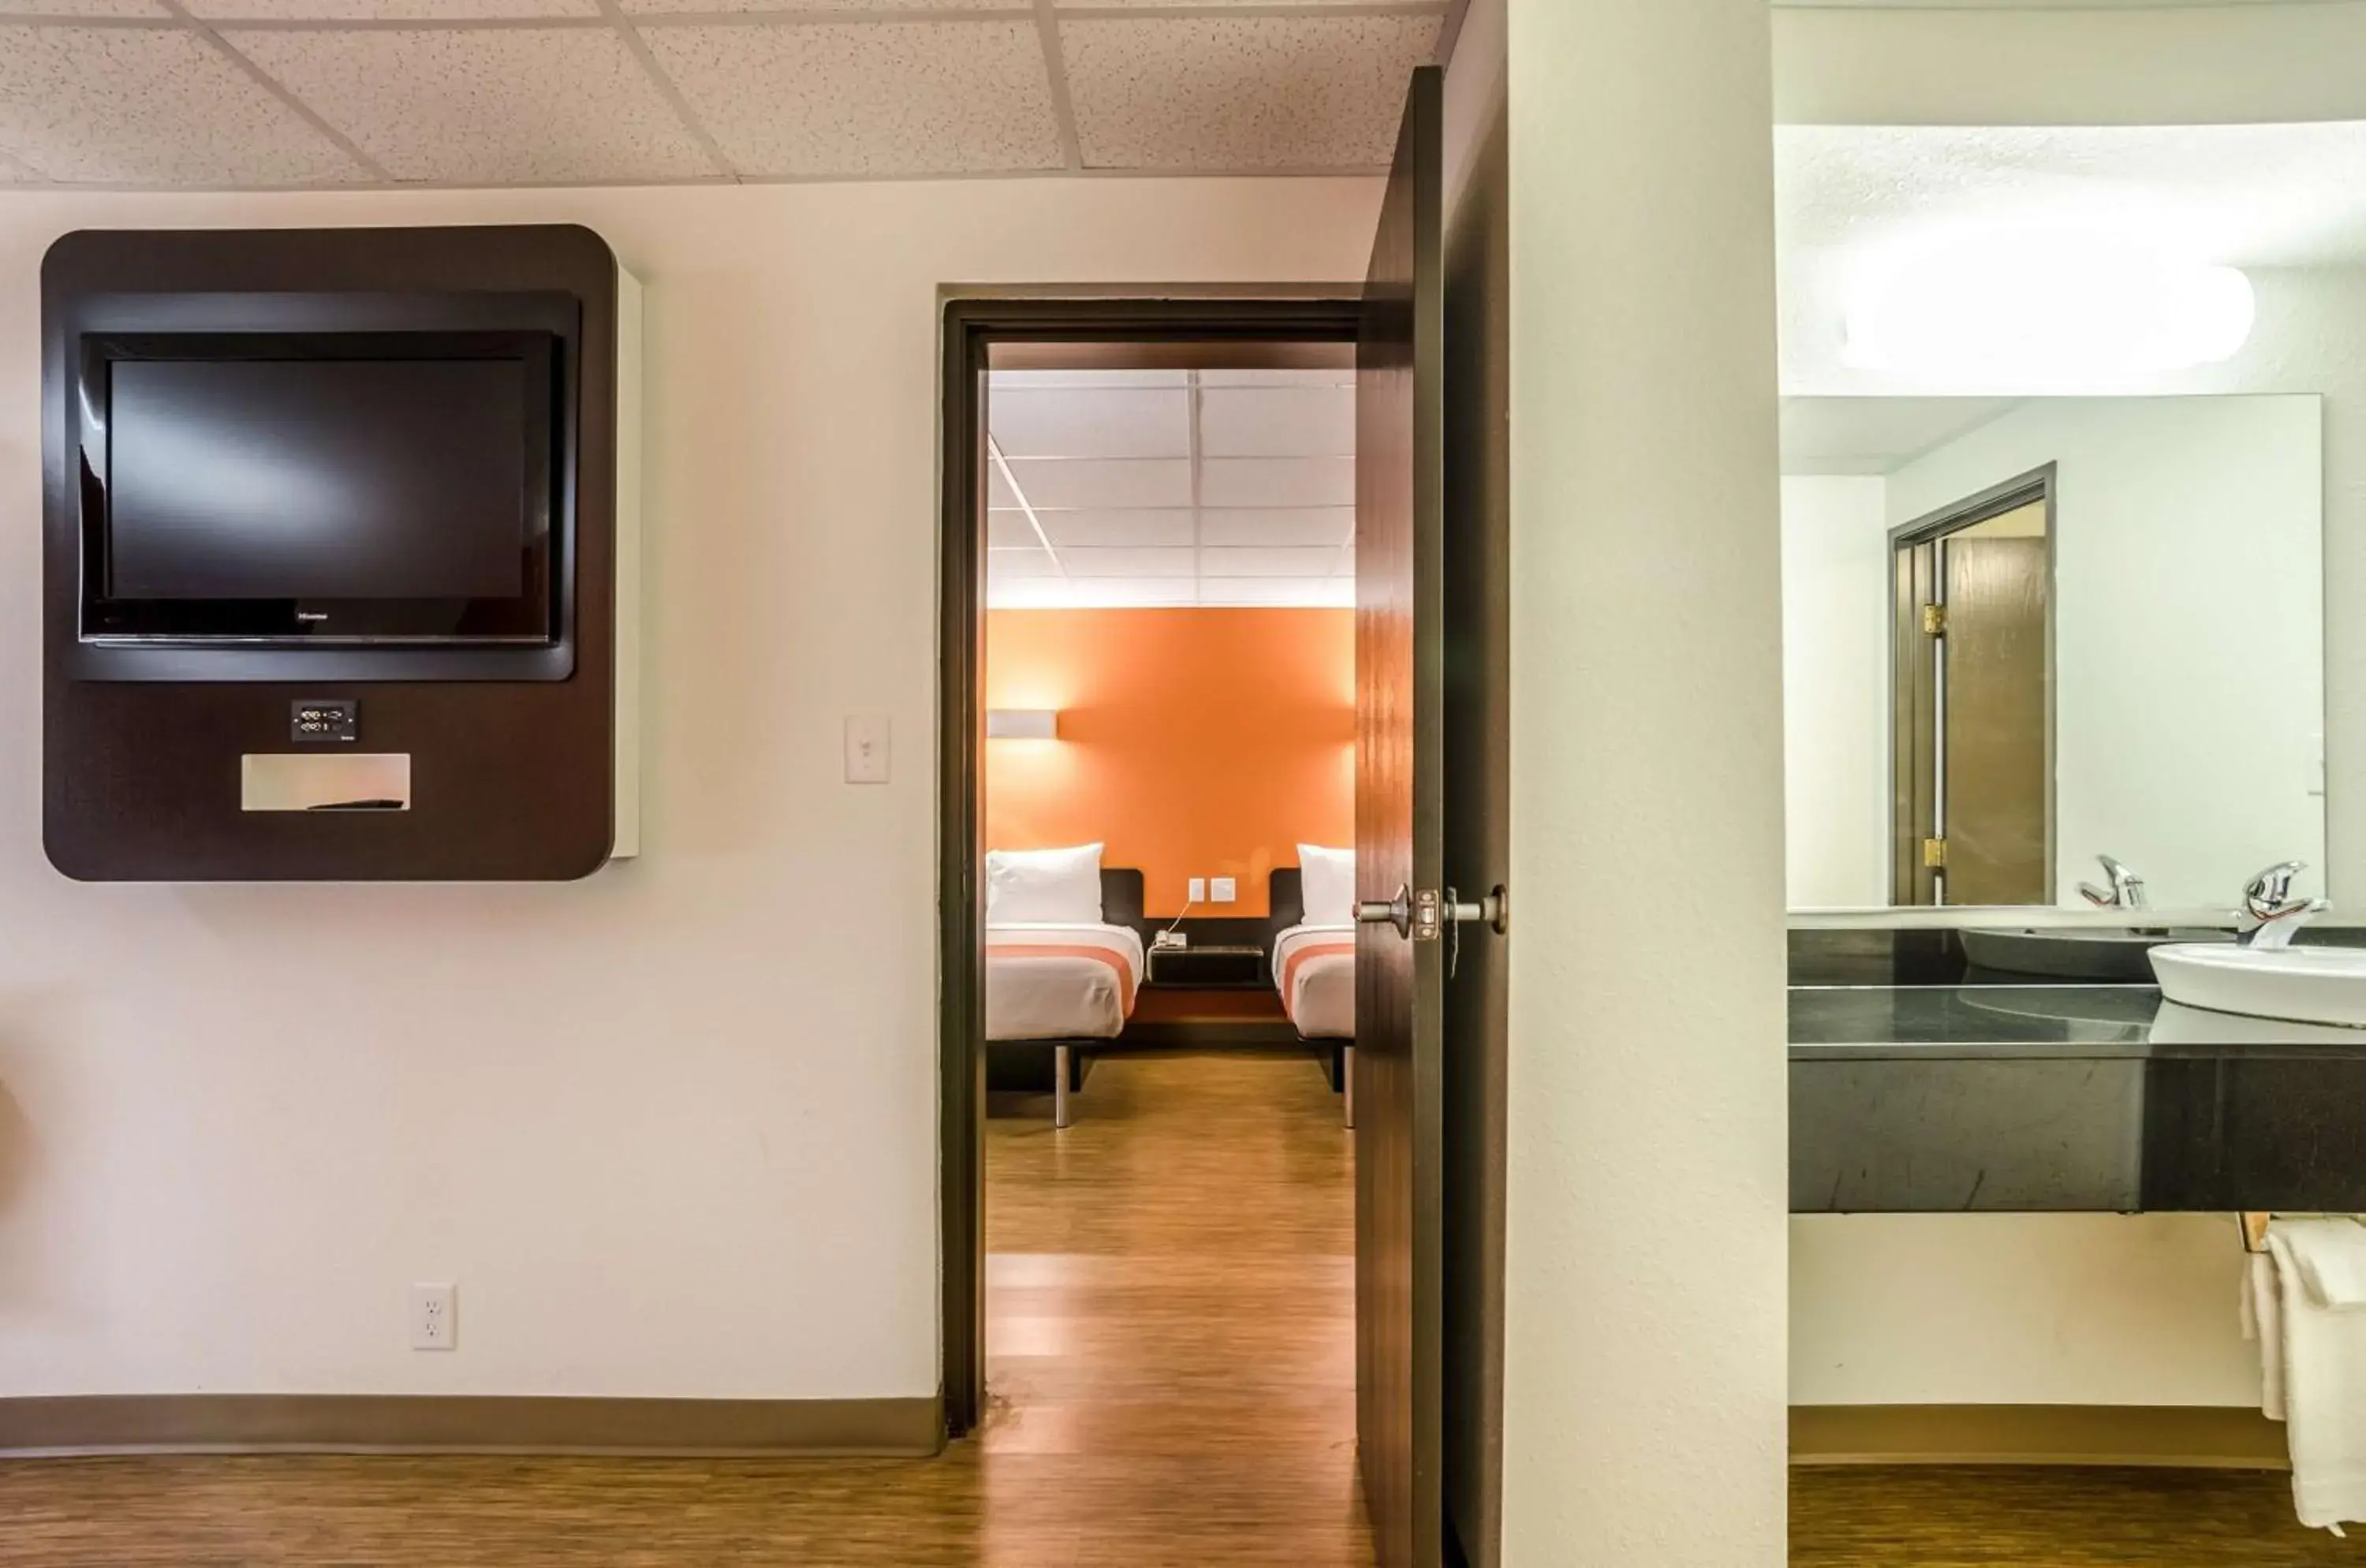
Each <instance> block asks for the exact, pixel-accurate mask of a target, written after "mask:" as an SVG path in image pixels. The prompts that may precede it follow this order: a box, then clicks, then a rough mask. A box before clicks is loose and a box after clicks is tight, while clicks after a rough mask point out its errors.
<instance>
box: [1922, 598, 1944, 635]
mask: <svg viewBox="0 0 2366 1568" xmlns="http://www.w3.org/2000/svg"><path fill="white" fill-rule="evenodd" d="M1922 635H1923V636H1924V637H1945V636H1946V635H1947V606H1945V605H1944V604H1925V605H1923V606H1922Z"/></svg>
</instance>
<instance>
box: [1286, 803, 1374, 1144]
mask: <svg viewBox="0 0 2366 1568" xmlns="http://www.w3.org/2000/svg"><path fill="white" fill-rule="evenodd" d="M1271 888H1272V908H1273V911H1274V918H1275V920H1276V921H1277V923H1278V925H1279V929H1278V930H1277V931H1275V932H1274V933H1273V984H1274V988H1275V989H1276V990H1277V991H1279V992H1280V993H1281V1010H1282V1012H1283V1014H1284V1015H1285V1016H1287V1017H1288V1018H1289V1020H1290V1023H1291V1025H1292V1026H1293V1027H1295V1028H1296V1029H1297V1031H1298V1037H1299V1038H1300V1039H1301V1040H1305V1041H1308V1042H1310V1043H1315V1044H1321V1045H1328V1046H1331V1047H1333V1048H1334V1051H1333V1061H1332V1073H1333V1076H1332V1086H1333V1087H1334V1088H1335V1089H1338V1090H1339V1091H1340V1093H1341V1095H1342V1096H1343V1097H1344V1099H1345V1101H1346V1104H1345V1107H1344V1109H1345V1111H1346V1122H1347V1125H1349V1126H1350V1127H1352V1126H1354V1125H1355V1124H1356V1089H1355V1079H1356V904H1355V899H1356V852H1355V851H1353V850H1332V849H1324V847H1322V846H1321V845H1319V844H1301V845H1299V846H1298V867H1297V869H1296V870H1277V871H1275V872H1274V874H1273V877H1272V883H1271Z"/></svg>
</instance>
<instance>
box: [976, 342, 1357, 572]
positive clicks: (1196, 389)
mask: <svg viewBox="0 0 2366 1568" xmlns="http://www.w3.org/2000/svg"><path fill="white" fill-rule="evenodd" d="M988 418H989V421H990V422H991V429H992V435H993V440H994V449H995V450H996V451H997V453H999V454H1000V455H1001V459H1002V467H999V468H996V469H995V470H994V471H993V472H992V473H991V474H990V475H989V494H988V512H987V519H986V530H987V534H986V537H987V547H988V555H987V602H988V603H989V604H993V605H996V606H997V607H1015V606H1041V607H1085V606H1093V607H1098V606H1105V605H1115V604H1125V605H1144V604H1156V605H1164V604H1177V605H1189V604H1202V605H1206V604H1276V605H1283V604H1288V605H1303V604H1351V603H1352V602H1353V599H1354V576H1355V551H1354V538H1355V507H1354V500H1355V495H1354V465H1355V459H1354V457H1353V450H1354V444H1355V385H1354V381H1353V379H1352V378H1350V377H1344V376H1342V375H1341V374H1340V373H1338V372H1336V371H1297V372H1274V371H1260V372H1256V373H1241V374H1234V373H1229V372H1223V371H1172V372H1017V373H1013V372H997V374H996V376H995V378H994V382H993V395H992V397H991V398H990V400H989V401H988ZM1006 469H1007V475H1008V477H1007V478H1006ZM1014 486H1015V487H1016V488H1015V489H1014V488H1013V487H1014ZM1022 500H1023V502H1024V507H1025V509H1026V510H1022V509H1021V508H1022ZM1290 502H1313V503H1314V504H1304V505H1291V504H1289V503H1290ZM1030 512H1031V513H1032V516H1031V517H1030V515H1029V513H1030ZM1038 525H1040V526H1041V527H1042V539H1041V540H1040V541H1039V539H1038V538H1037V536H1036V528H1037V526H1038ZM1047 547H1048V548H1047Z"/></svg>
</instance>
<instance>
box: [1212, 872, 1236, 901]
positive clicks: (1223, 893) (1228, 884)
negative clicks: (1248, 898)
mask: <svg viewBox="0 0 2366 1568" xmlns="http://www.w3.org/2000/svg"><path fill="white" fill-rule="evenodd" d="M1235 896H1236V895H1235V889H1234V882H1233V879H1232V878H1231V877H1229V876H1218V877H1211V878H1210V879H1209V882H1208V902H1210V903H1211V904H1229V903H1231V902H1232V901H1233V899H1234V897H1235Z"/></svg>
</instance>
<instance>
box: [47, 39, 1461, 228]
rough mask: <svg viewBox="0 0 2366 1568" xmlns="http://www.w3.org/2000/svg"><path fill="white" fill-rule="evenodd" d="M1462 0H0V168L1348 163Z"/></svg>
mask: <svg viewBox="0 0 2366 1568" xmlns="http://www.w3.org/2000/svg"><path fill="white" fill-rule="evenodd" d="M1460 4H1462V0H1283V3H1279V4H1276V3H1267V0H1206V3H1195V4H1174V3H1170V0H1077V3H1070V0H1023V3H1014V0H787V3H786V4H782V3H781V0H0V182H6V183H13V184H17V185H19V186H22V185H27V184H56V185H69V186H103V187H110V188H130V189H142V188H170V189H253V188H298V189H301V188H341V189H343V188H352V187H354V186H386V185H397V186H426V187H433V186H540V185H578V184H605V183H631V184H715V183H727V182H744V183H766V184H770V183H788V182H798V181H808V180H862V179H936V178H962V177H973V178H975V177H990V178H1008V177H1026V176H1032V175H1047V174H1062V173H1065V174H1067V175H1140V174H1161V175H1233V174H1244V173H1268V174H1368V173H1370V172H1372V171H1373V169H1375V168H1376V167H1377V166H1378V165H1379V164H1381V163H1383V162H1384V161H1385V152H1386V146H1387V142H1388V141H1389V139H1391V137H1392V136H1393V134H1394V130H1395V99H1396V97H1397V96H1399V95H1400V94H1401V91H1402V88H1401V86H1400V85H1396V84H1400V83H1401V82H1402V78H1403V72H1404V69H1405V68H1406V67H1407V66H1408V65H1409V64H1410V63H1414V62H1417V60H1418V59H1420V58H1427V56H1428V53H1429V52H1431V51H1434V50H1435V49H1436V47H1437V39H1438V38H1439V36H1440V35H1441V33H1447V32H1450V30H1451V28H1450V25H1449V22H1448V18H1449V17H1450V15H1451V13H1452V12H1454V11H1455V10H1456V9H1458V8H1459V5H1460ZM143 40H145V41H143ZM595 40H597V41H595ZM208 57H210V58H209V59H208ZM127 59H131V60H136V61H138V62H141V65H140V68H137V69H127V68H126V66H125V64H124V62H125V61H126V60H127ZM225 72H227V73H229V74H228V75H225V74H224V73H225ZM231 77H242V78H244V79H245V80H244V81H242V82H232V81H231ZM127 79H130V80H132V81H136V82H138V83H140V84H141V91H137V92H129V93H127V92H124V91H122V90H121V88H120V84H121V83H122V82H124V81H125V80H127Z"/></svg>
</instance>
